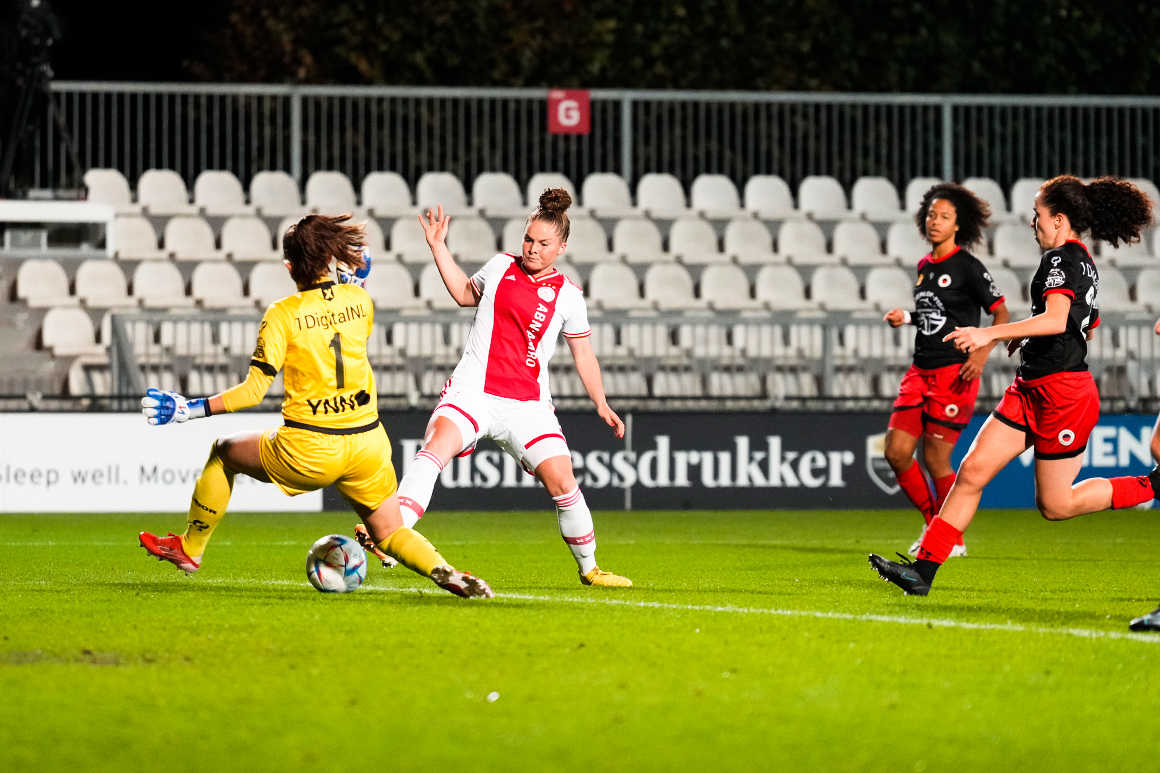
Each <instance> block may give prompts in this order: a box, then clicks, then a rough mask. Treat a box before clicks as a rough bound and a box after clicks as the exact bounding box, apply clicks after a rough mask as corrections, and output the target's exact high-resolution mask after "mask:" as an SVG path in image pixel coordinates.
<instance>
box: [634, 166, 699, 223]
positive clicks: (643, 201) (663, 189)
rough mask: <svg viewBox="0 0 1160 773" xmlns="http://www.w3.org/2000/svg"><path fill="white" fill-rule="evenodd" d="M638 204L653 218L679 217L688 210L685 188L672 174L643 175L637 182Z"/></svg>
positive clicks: (654, 173)
mask: <svg viewBox="0 0 1160 773" xmlns="http://www.w3.org/2000/svg"><path fill="white" fill-rule="evenodd" d="M636 205H637V207H639V208H640V210H641V211H642V212H645V213H646V214H647V215H648V216H649V217H651V218H662V219H671V218H678V217H680V216H681V215H684V214H687V212H688V203H687V202H686V201H685V189H684V188H683V187H681V181H680V180H678V179H677V178H676V177H674V176H673V175H671V174H658V173H656V172H649V173H648V174H645V175H642V176H641V178H640V182H638V183H637V184H636Z"/></svg>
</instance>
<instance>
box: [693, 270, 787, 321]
mask: <svg viewBox="0 0 1160 773" xmlns="http://www.w3.org/2000/svg"><path fill="white" fill-rule="evenodd" d="M795 273H796V272H795ZM799 281H800V278H799ZM701 300H703V301H705V303H707V304H709V306H710V307H712V308H713V309H717V310H719V311H736V310H743V309H758V308H761V307H762V303H761V302H760V301H757V300H754V299H753V298H751V297H749V280H748V279H747V278H746V277H745V272H744V271H742V270H741V269H740V268H739V267H738V266H733V265H717V266H706V267H705V270H704V271H703V272H702V273H701Z"/></svg>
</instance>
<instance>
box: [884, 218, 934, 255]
mask: <svg viewBox="0 0 1160 773" xmlns="http://www.w3.org/2000/svg"><path fill="white" fill-rule="evenodd" d="M886 254H887V255H889V256H890V257H892V258H898V259H899V260H901V261H902V262H903V264H905V265H910V264H912V263H918V261H919V258H921V257H922V256H923V255H929V254H930V242H928V241H927V240H926V239H924V238H923V237H922V234H920V233H919V232H918V226H916V225H914V224H913V223H894V224H893V225H891V226H890V228H889V229H888V230H887V231H886Z"/></svg>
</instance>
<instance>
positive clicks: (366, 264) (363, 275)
mask: <svg viewBox="0 0 1160 773" xmlns="http://www.w3.org/2000/svg"><path fill="white" fill-rule="evenodd" d="M362 257H363V266H362V268H359V269H355V270H353V271H352V270H351V269H350V268H349V267H347V266H344V265H342V264H341V263H340V264H339V265H338V267H337V273H338V283H339V284H340V285H358V286H359V287H366V283H367V277H368V276H370V273H371V251H370V250H368V249H367V248H366V247H363V248H362Z"/></svg>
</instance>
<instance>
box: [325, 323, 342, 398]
mask: <svg viewBox="0 0 1160 773" xmlns="http://www.w3.org/2000/svg"><path fill="white" fill-rule="evenodd" d="M328 345H329V346H330V348H331V349H334V381H335V384H336V385H337V387H338V388H339V389H343V388H344V387H346V368H344V367H343V365H342V335H341V334H340V333H335V334H334V338H332V339H330V344H328Z"/></svg>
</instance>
